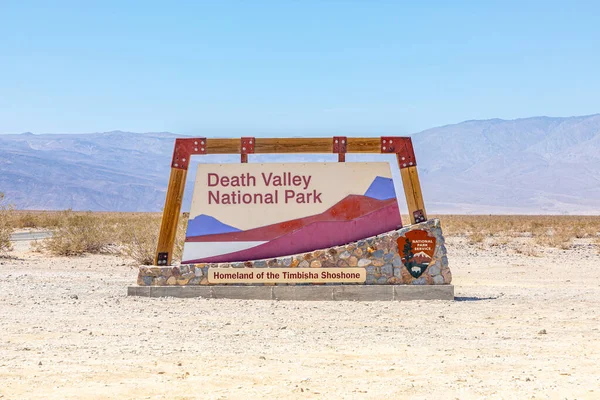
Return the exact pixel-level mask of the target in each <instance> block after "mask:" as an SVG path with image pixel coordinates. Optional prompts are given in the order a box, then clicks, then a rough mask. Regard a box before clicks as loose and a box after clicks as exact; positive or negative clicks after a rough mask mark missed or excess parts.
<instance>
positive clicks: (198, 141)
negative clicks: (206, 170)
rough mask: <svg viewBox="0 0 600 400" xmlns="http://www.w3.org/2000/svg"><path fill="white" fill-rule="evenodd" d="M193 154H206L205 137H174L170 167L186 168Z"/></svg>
mask: <svg viewBox="0 0 600 400" xmlns="http://www.w3.org/2000/svg"><path fill="white" fill-rule="evenodd" d="M193 154H206V138H185V139H175V148H174V149H173V160H172V162H171V168H178V169H188V167H189V165H190V156H191V155H193Z"/></svg>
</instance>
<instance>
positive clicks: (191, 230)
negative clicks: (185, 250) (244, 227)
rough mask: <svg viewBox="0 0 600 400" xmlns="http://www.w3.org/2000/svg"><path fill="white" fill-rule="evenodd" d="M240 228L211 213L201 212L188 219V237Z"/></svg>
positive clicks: (233, 230) (229, 231)
mask: <svg viewBox="0 0 600 400" xmlns="http://www.w3.org/2000/svg"><path fill="white" fill-rule="evenodd" d="M239 231H240V230H239V229H237V228H234V227H233V226H229V225H227V224H224V223H222V222H221V221H219V220H218V219H216V218H214V217H211V216H210V215H205V214H200V215H198V216H196V217H195V218H194V219H191V220H189V221H188V226H187V232H186V237H191V236H203V235H214V234H218V233H231V232H239Z"/></svg>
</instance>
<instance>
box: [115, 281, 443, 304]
mask: <svg viewBox="0 0 600 400" xmlns="http://www.w3.org/2000/svg"><path fill="white" fill-rule="evenodd" d="M127 295H128V296H144V297H178V298H189V297H203V298H207V299H244V300H314V301H324V300H353V301H407V300H454V286H453V285H325V286H129V287H128V288H127Z"/></svg>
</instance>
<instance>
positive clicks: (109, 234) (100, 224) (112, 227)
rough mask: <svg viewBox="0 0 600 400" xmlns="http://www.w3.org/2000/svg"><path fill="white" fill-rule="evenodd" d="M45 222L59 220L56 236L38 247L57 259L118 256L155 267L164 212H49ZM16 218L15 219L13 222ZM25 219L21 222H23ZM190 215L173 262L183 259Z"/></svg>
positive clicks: (183, 224)
mask: <svg viewBox="0 0 600 400" xmlns="http://www.w3.org/2000/svg"><path fill="white" fill-rule="evenodd" d="M46 214H47V215H45V216H44V219H43V221H51V220H52V219H56V220H57V221H58V223H57V225H56V226H55V227H51V226H46V228H51V230H52V232H53V235H52V237H50V238H48V239H45V240H42V241H40V242H38V244H37V250H39V251H46V252H48V253H50V254H52V255H57V256H77V255H82V254H85V253H91V254H102V253H104V254H106V253H109V254H118V255H121V256H123V257H125V258H129V259H131V260H133V261H134V262H135V263H136V264H140V265H152V264H153V263H154V253H155V251H156V244H157V242H158V233H159V229H160V222H161V214H160V213H117V212H95V213H92V212H74V211H62V212H52V213H46ZM15 220H16V219H15V218H14V216H13V221H15ZM19 220H21V219H19ZM186 228H187V213H184V214H183V216H182V218H180V221H179V225H178V229H177V236H176V242H175V248H174V250H173V259H174V260H178V259H181V254H182V253H183V243H184V240H185V230H186Z"/></svg>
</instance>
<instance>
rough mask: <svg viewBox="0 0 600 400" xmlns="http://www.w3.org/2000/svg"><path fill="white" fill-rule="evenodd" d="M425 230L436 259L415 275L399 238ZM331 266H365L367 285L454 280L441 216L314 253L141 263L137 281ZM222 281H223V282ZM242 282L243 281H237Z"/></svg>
mask: <svg viewBox="0 0 600 400" xmlns="http://www.w3.org/2000/svg"><path fill="white" fill-rule="evenodd" d="M416 229H420V230H425V231H427V232H428V234H429V235H430V236H433V237H435V238H436V245H435V252H434V255H433V259H432V260H431V262H430V264H429V266H428V267H427V269H426V270H425V272H424V273H423V274H422V275H421V276H419V277H418V278H414V277H413V276H412V275H411V274H410V273H409V272H408V270H407V269H406V267H405V266H404V265H403V264H402V259H401V257H400V255H399V253H398V245H397V239H398V238H399V237H400V236H404V235H405V234H406V233H407V232H410V231H412V230H416ZM210 267H219V268H228V267H229V268H269V267H277V268H286V267H287V268H296V267H302V268H308V267H310V268H327V267H329V268H331V267H340V268H348V267H364V268H366V270H367V280H366V282H365V284H366V285H444V284H450V283H451V282H452V273H451V272H450V268H449V267H448V257H447V256H446V246H445V245H444V237H443V235H442V229H441V227H440V221H439V220H438V219H431V220H429V221H426V222H423V223H420V224H414V225H409V226H406V227H403V228H401V229H398V230H396V231H391V232H387V233H384V234H381V235H378V236H374V237H371V238H367V239H363V240H360V241H358V242H354V243H350V244H347V245H343V246H336V247H332V248H329V249H323V250H316V251H312V252H310V253H303V254H297V255H293V256H285V257H279V258H273V259H268V260H257V261H247V262H234V263H218V264H210V263H207V264H191V265H176V266H173V267H156V266H141V267H140V270H139V274H138V280H137V283H138V285H140V286H172V285H173V286H174V285H180V286H186V285H208V284H209V283H208V279H207V275H208V268H210ZM220 285H222V284H220ZM237 285H239V284H237ZM248 285H253V286H256V285H260V286H262V285H284V286H287V285H298V286H301V285H315V284H314V283H313V284H310V283H297V284H293V283H277V284H256V283H254V284H248ZM326 285H358V283H326Z"/></svg>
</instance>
